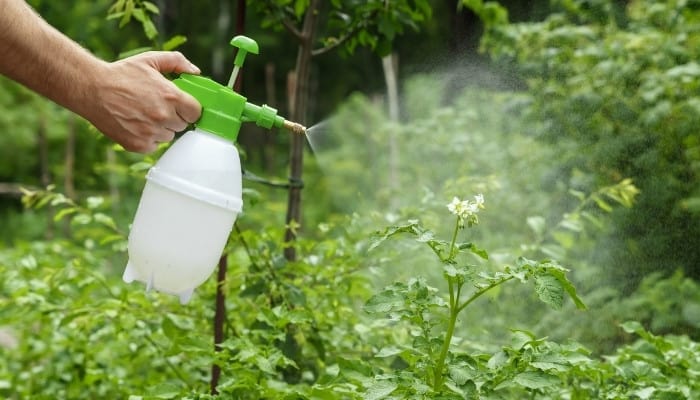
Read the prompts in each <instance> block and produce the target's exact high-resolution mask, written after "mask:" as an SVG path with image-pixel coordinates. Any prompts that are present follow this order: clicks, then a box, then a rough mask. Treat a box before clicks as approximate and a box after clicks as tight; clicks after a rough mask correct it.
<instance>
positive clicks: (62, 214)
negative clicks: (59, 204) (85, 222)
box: [53, 207, 78, 222]
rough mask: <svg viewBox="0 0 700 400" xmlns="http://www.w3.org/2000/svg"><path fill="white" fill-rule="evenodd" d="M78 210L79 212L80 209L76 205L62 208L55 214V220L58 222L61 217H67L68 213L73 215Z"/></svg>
mask: <svg viewBox="0 0 700 400" xmlns="http://www.w3.org/2000/svg"><path fill="white" fill-rule="evenodd" d="M76 212H78V209H77V208H75V207H69V208H64V209H62V210H60V211H59V212H57V213H56V215H54V217H53V220H54V221H56V222H58V221H60V220H61V219H63V217H65V216H67V215H71V214H73V213H76Z"/></svg>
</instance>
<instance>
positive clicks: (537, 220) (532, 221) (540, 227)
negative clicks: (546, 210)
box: [527, 215, 546, 237]
mask: <svg viewBox="0 0 700 400" xmlns="http://www.w3.org/2000/svg"><path fill="white" fill-rule="evenodd" d="M527 225H528V226H529V227H530V229H532V231H533V232H534V233H535V235H537V236H538V237H540V236H542V235H544V229H545V226H546V221H545V219H544V218H543V217H540V216H539V215H536V216H533V217H527Z"/></svg>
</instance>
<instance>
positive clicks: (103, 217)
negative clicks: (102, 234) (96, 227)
mask: <svg viewBox="0 0 700 400" xmlns="http://www.w3.org/2000/svg"><path fill="white" fill-rule="evenodd" d="M93 217H94V218H95V221H96V222H98V223H100V224H102V225H104V226H106V227H108V228H111V229H113V230H115V231H116V230H117V224H115V223H114V219H112V217H110V216H109V215H107V214H103V213H95V215H93Z"/></svg>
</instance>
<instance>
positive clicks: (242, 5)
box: [209, 0, 246, 395]
mask: <svg viewBox="0 0 700 400" xmlns="http://www.w3.org/2000/svg"><path fill="white" fill-rule="evenodd" d="M227 2H228V0H220V3H221V4H220V5H221V6H222V11H223V9H226V10H227V11H228V3H227ZM245 13H246V0H238V2H237V7H236V34H237V35H242V34H244V33H245ZM228 20H229V19H228V18H227V21H228ZM226 23H227V24H228V22H226ZM242 82H243V80H242V79H241V76H240V75H239V76H238V80H237V81H236V82H234V90H236V91H238V92H240V90H241V85H242ZM227 272H228V256H227V254H226V251H224V254H222V255H221V258H220V259H219V270H218V272H217V275H216V304H215V309H214V351H217V352H218V351H221V343H223V341H224V340H225V339H226V338H225V336H224V325H225V323H226V292H225V289H226V274H227ZM220 378H221V367H219V365H218V364H216V363H213V364H212V366H211V381H210V382H209V384H210V392H211V394H212V395H217V394H219V392H218V390H217V389H216V387H217V386H218V385H219V379H220Z"/></svg>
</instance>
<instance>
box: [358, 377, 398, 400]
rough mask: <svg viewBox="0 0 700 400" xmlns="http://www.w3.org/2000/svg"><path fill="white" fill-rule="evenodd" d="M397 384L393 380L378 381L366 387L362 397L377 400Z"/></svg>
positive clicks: (392, 390)
mask: <svg viewBox="0 0 700 400" xmlns="http://www.w3.org/2000/svg"><path fill="white" fill-rule="evenodd" d="M398 387H399V386H398V385H397V384H396V383H394V382H388V381H378V382H375V383H374V384H373V385H372V386H370V387H369V388H367V391H366V392H365V394H364V396H363V398H364V399H365V400H379V399H383V398H385V397H387V396H388V395H390V394H391V393H393V392H394V390H396V388H398Z"/></svg>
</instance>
